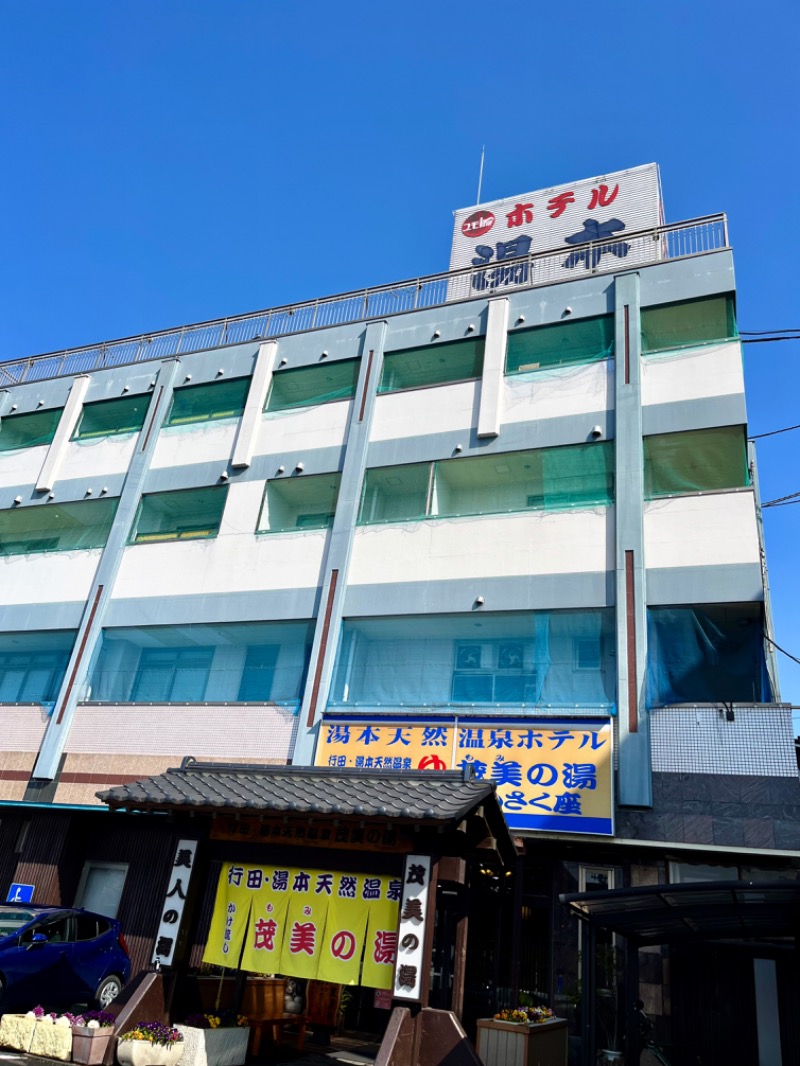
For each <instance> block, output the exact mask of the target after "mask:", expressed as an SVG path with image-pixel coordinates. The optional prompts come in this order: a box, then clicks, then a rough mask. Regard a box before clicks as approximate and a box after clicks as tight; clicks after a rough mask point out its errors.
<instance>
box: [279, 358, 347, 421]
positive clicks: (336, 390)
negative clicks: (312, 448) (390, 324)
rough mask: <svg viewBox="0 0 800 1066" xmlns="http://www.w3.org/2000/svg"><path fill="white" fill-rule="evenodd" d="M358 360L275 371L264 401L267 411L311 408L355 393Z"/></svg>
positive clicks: (345, 398) (343, 360) (344, 360)
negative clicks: (267, 395) (266, 398)
mask: <svg viewBox="0 0 800 1066" xmlns="http://www.w3.org/2000/svg"><path fill="white" fill-rule="evenodd" d="M359 365H360V360H358V359H342V360H340V361H339V362H336V363H321V364H320V365H319V366H301V367H296V368H295V369H289V370H276V371H275V373H274V374H273V375H272V388H271V389H270V393H269V398H268V400H267V406H266V410H267V411H287V410H290V409H291V408H293V407H311V406H313V405H315V404H318V403H330V402H331V401H332V400H347V399H349V398H350V397H351V396H353V395H354V394H355V391H356V382H357V381H358V369H359Z"/></svg>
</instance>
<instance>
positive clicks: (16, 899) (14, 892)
mask: <svg viewBox="0 0 800 1066" xmlns="http://www.w3.org/2000/svg"><path fill="white" fill-rule="evenodd" d="M33 889H34V886H33V885H12V886H11V888H9V890H8V895H7V896H6V903H30V902H31V900H32V899H33Z"/></svg>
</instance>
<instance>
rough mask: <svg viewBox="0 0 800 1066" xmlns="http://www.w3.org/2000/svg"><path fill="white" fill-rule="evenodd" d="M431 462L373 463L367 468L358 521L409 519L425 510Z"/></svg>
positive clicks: (430, 481)
mask: <svg viewBox="0 0 800 1066" xmlns="http://www.w3.org/2000/svg"><path fill="white" fill-rule="evenodd" d="M432 478H433V464H432V463H413V464H411V465H409V466H384V467H373V468H372V469H371V470H367V473H366V476H365V478H364V489H363V491H362V493H361V509H360V511H359V515H358V521H359V523H361V525H366V524H368V523H370V522H412V521H414V520H415V519H418V518H425V516H426V515H427V514H428V512H429V510H430V508H429V501H428V496H429V493H430V489H431V487H432Z"/></svg>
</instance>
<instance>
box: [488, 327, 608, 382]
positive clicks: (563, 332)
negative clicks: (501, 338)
mask: <svg viewBox="0 0 800 1066" xmlns="http://www.w3.org/2000/svg"><path fill="white" fill-rule="evenodd" d="M613 354H614V316H613V315H599V316H597V317H596V318H580V319H576V320H575V321H570V322H557V323H554V324H553V325H549V326H534V327H533V328H532V329H520V330H514V331H513V332H512V333H509V335H508V347H507V349H506V374H524V373H527V372H528V371H530V370H545V369H548V368H550V367H554V366H570V365H572V364H574V363H594V362H597V360H599V359H610V358H611V357H612V356H613Z"/></svg>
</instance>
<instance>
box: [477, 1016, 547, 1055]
mask: <svg viewBox="0 0 800 1066" xmlns="http://www.w3.org/2000/svg"><path fill="white" fill-rule="evenodd" d="M567 1031H568V1024H567V1020H566V1018H553V1019H552V1020H551V1021H548V1022H539V1023H538V1024H536V1025H526V1024H525V1023H524V1022H523V1023H522V1024H520V1023H519V1022H501V1021H496V1020H495V1019H494V1018H481V1019H480V1020H479V1021H478V1055H479V1057H480V1060H481V1062H483V1063H485V1066H567Z"/></svg>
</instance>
